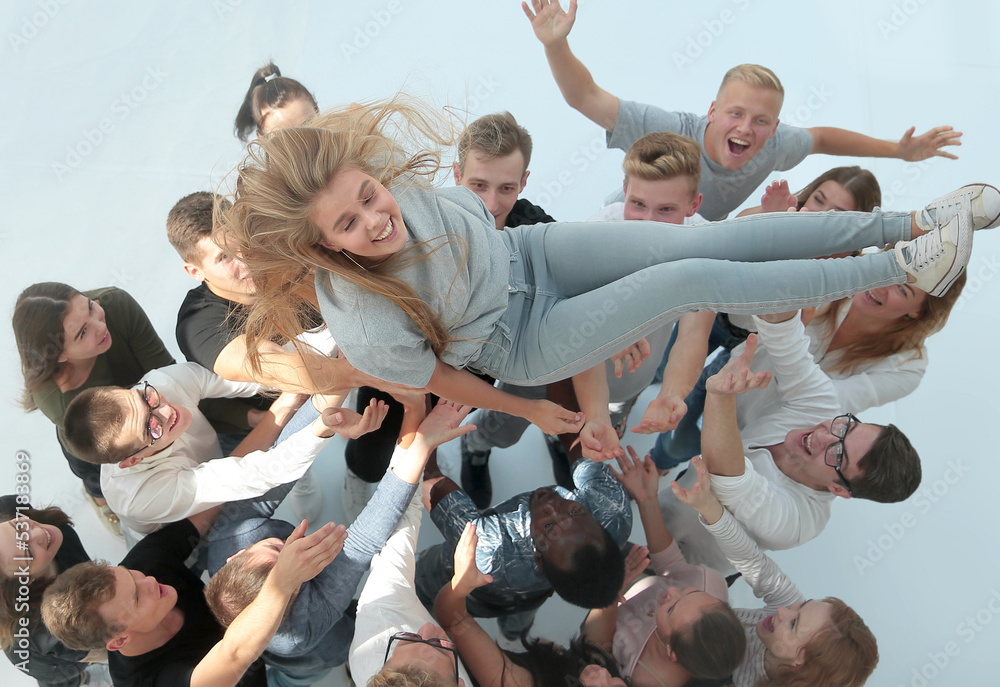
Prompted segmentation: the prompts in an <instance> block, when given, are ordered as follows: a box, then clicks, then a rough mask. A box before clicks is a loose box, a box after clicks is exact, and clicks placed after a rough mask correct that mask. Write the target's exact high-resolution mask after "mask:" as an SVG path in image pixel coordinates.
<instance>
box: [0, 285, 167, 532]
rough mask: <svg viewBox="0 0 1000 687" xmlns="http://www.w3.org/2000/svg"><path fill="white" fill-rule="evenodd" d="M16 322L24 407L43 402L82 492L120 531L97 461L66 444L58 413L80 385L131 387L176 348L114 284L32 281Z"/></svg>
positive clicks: (109, 524) (20, 299)
mask: <svg viewBox="0 0 1000 687" xmlns="http://www.w3.org/2000/svg"><path fill="white" fill-rule="evenodd" d="M105 316H107V320H105ZM13 326H14V339H15V341H16V342H17V350H18V353H20V356H21V372H22V373H23V374H24V396H23V398H22V401H21V403H22V405H23V406H24V409H25V410H27V411H29V412H30V411H32V410H36V409H38V410H41V411H42V412H43V413H44V414H45V417H47V418H49V420H51V421H52V423H53V424H55V426H56V434H57V437H58V439H59V445H60V447H62V450H63V454H64V455H65V456H66V460H67V461H69V466H70V469H71V470H72V471H73V474H75V475H76V476H77V477H79V478H80V479H81V480H83V489H84V494H85V495H86V496H87V499H88V500H89V501H90V502H91V504H92V505H93V506H94V508H95V510H97V511H98V514H99V516H100V517H101V521H102V522H103V523H105V526H106V527H107V528H108V529H109V530H111V531H112V533H114V534H115V535H116V536H119V537H120V536H122V535H121V525H120V523H119V522H118V516H116V515H115V514H114V513H112V512H111V509H110V508H109V507H108V505H107V502H106V501H105V500H104V494H103V492H102V491H101V469H100V466H98V465H93V464H91V463H87V462H85V461H83V460H80V459H79V458H77V457H76V456H74V455H73V454H72V453H71V452H70V451H69V450H68V448H67V446H68V444H67V443H66V440H65V436H64V434H63V415H64V414H65V412H66V406H68V405H69V403H70V401H72V400H73V399H74V398H76V396H77V395H78V394H79V393H80V392H81V391H84V390H85V389H89V388H90V387H94V386H107V385H115V386H122V387H125V388H129V387H131V386H132V385H133V384H135V383H136V382H138V381H139V379H140V378H141V377H142V376H143V375H144V374H146V373H147V372H149V371H150V370H153V369H155V368H157V367H163V366H165V365H172V364H173V363H174V358H173V356H171V355H170V353H169V352H168V351H167V347H166V346H164V345H163V341H161V340H160V337H159V336H158V335H157V333H156V331H155V330H154V329H153V325H152V323H151V322H150V321H149V318H148V317H147V316H146V313H145V312H143V310H142V308H140V307H139V304H138V303H136V302H135V299H133V298H132V296H130V295H129V294H128V293H126V292H125V291H122V290H121V289H118V288H115V287H113V286H112V287H107V288H103V289H94V290H93V291H86V292H80V291H77V290H76V289H74V288H73V287H72V286H68V285H66V284H61V283H59V282H42V283H39V284H33V285H31V286H29V287H28V288H26V289H25V290H24V291H22V292H21V295H19V296H18V297H17V303H16V304H15V305H14V317H13Z"/></svg>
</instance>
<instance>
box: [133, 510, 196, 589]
mask: <svg viewBox="0 0 1000 687" xmlns="http://www.w3.org/2000/svg"><path fill="white" fill-rule="evenodd" d="M200 540H201V535H200V534H199V533H198V528H196V527H195V526H194V524H193V523H192V522H191V521H190V520H188V519H184V520H178V521H177V522H172V523H170V524H169V525H164V526H163V527H161V528H160V529H158V530H156V531H155V532H151V533H149V534H147V535H146V536H145V537H143V538H142V539H141V540H140V541H139V543H137V544H136V545H135V546H133V547H132V548H131V549H130V550H129V552H128V553H127V554H125V558H123V559H122V562H121V565H122V566H123V567H125V568H129V569H132V570H138V571H140V572H142V573H145V574H147V575H155V574H156V572H157V568H159V567H160V566H162V565H165V564H173V563H176V564H178V565H180V566H182V567H183V566H184V558H180V559H179V560H174V558H176V556H175V557H174V558H171V556H170V552H173V551H175V550H177V548H178V547H180V550H181V551H183V550H185V549H187V548H188V547H191V548H192V549H193V548H194V546H195V545H196V544H197V543H198V542H199V541H200Z"/></svg>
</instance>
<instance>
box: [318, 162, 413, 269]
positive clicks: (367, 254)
mask: <svg viewBox="0 0 1000 687" xmlns="http://www.w3.org/2000/svg"><path fill="white" fill-rule="evenodd" d="M309 220H310V221H311V222H312V223H313V224H314V225H315V226H316V227H317V228H318V229H319V231H320V235H321V236H322V238H321V240H320V242H319V244H320V245H321V246H323V247H324V248H328V249H330V250H334V251H337V252H340V251H347V252H348V253H350V254H351V256H352V257H353V258H354V259H356V260H357V261H358V262H359V263H361V264H362V265H364V264H374V263H377V262H379V261H381V260H383V259H385V258H387V257H389V256H390V255H392V254H393V253H396V252H397V251H399V250H401V249H402V248H403V246H405V245H406V240H407V235H406V227H405V226H404V225H403V216H402V215H401V214H400V212H399V205H397V204H396V199H395V198H393V197H392V194H391V193H389V190H388V189H387V188H386V187H385V186H383V185H382V184H380V183H379V182H378V180H377V179H375V177H373V176H371V175H370V174H365V173H364V172H362V171H361V170H359V169H353V168H347V169H344V170H343V171H341V172H340V173H339V174H337V175H336V176H334V177H333V179H332V180H331V181H330V183H329V185H328V186H327V187H326V189H325V190H323V191H321V192H320V193H319V195H318V196H316V199H315V200H314V201H313V203H312V209H311V210H310V212H309Z"/></svg>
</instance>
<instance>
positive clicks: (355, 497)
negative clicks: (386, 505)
mask: <svg viewBox="0 0 1000 687" xmlns="http://www.w3.org/2000/svg"><path fill="white" fill-rule="evenodd" d="M376 486H378V485H375V484H370V483H368V482H366V481H364V480H363V479H361V478H360V477H358V476H357V475H355V474H354V473H353V472H351V469H350V468H347V469H346V470H345V471H344V486H343V488H342V489H341V492H340V507H341V509H342V510H343V511H344V524H345V525H349V524H351V523H352V522H354V521H355V520H357V519H358V516H359V515H361V511H363V510H364V509H365V505H366V504H367V503H368V501H369V500H370V499H371V497H372V495H373V494H374V493H375V487H376Z"/></svg>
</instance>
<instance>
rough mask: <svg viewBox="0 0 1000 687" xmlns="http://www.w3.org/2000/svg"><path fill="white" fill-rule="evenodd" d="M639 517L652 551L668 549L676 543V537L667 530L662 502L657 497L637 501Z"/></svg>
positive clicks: (657, 551)
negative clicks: (661, 506) (661, 507)
mask: <svg viewBox="0 0 1000 687" xmlns="http://www.w3.org/2000/svg"><path fill="white" fill-rule="evenodd" d="M636 504H637V505H638V506H639V518H640V519H641V520H642V531H643V532H644V533H645V534H646V546H647V547H649V552H650V553H659V552H661V551H666V550H667V549H668V548H669V547H670V545H671V544H673V543H674V537H673V535H671V534H670V531H669V530H667V524H666V523H665V522H664V521H663V512H662V511H660V503H659V501H657V499H655V498H651V499H645V500H643V501H637V502H636Z"/></svg>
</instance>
